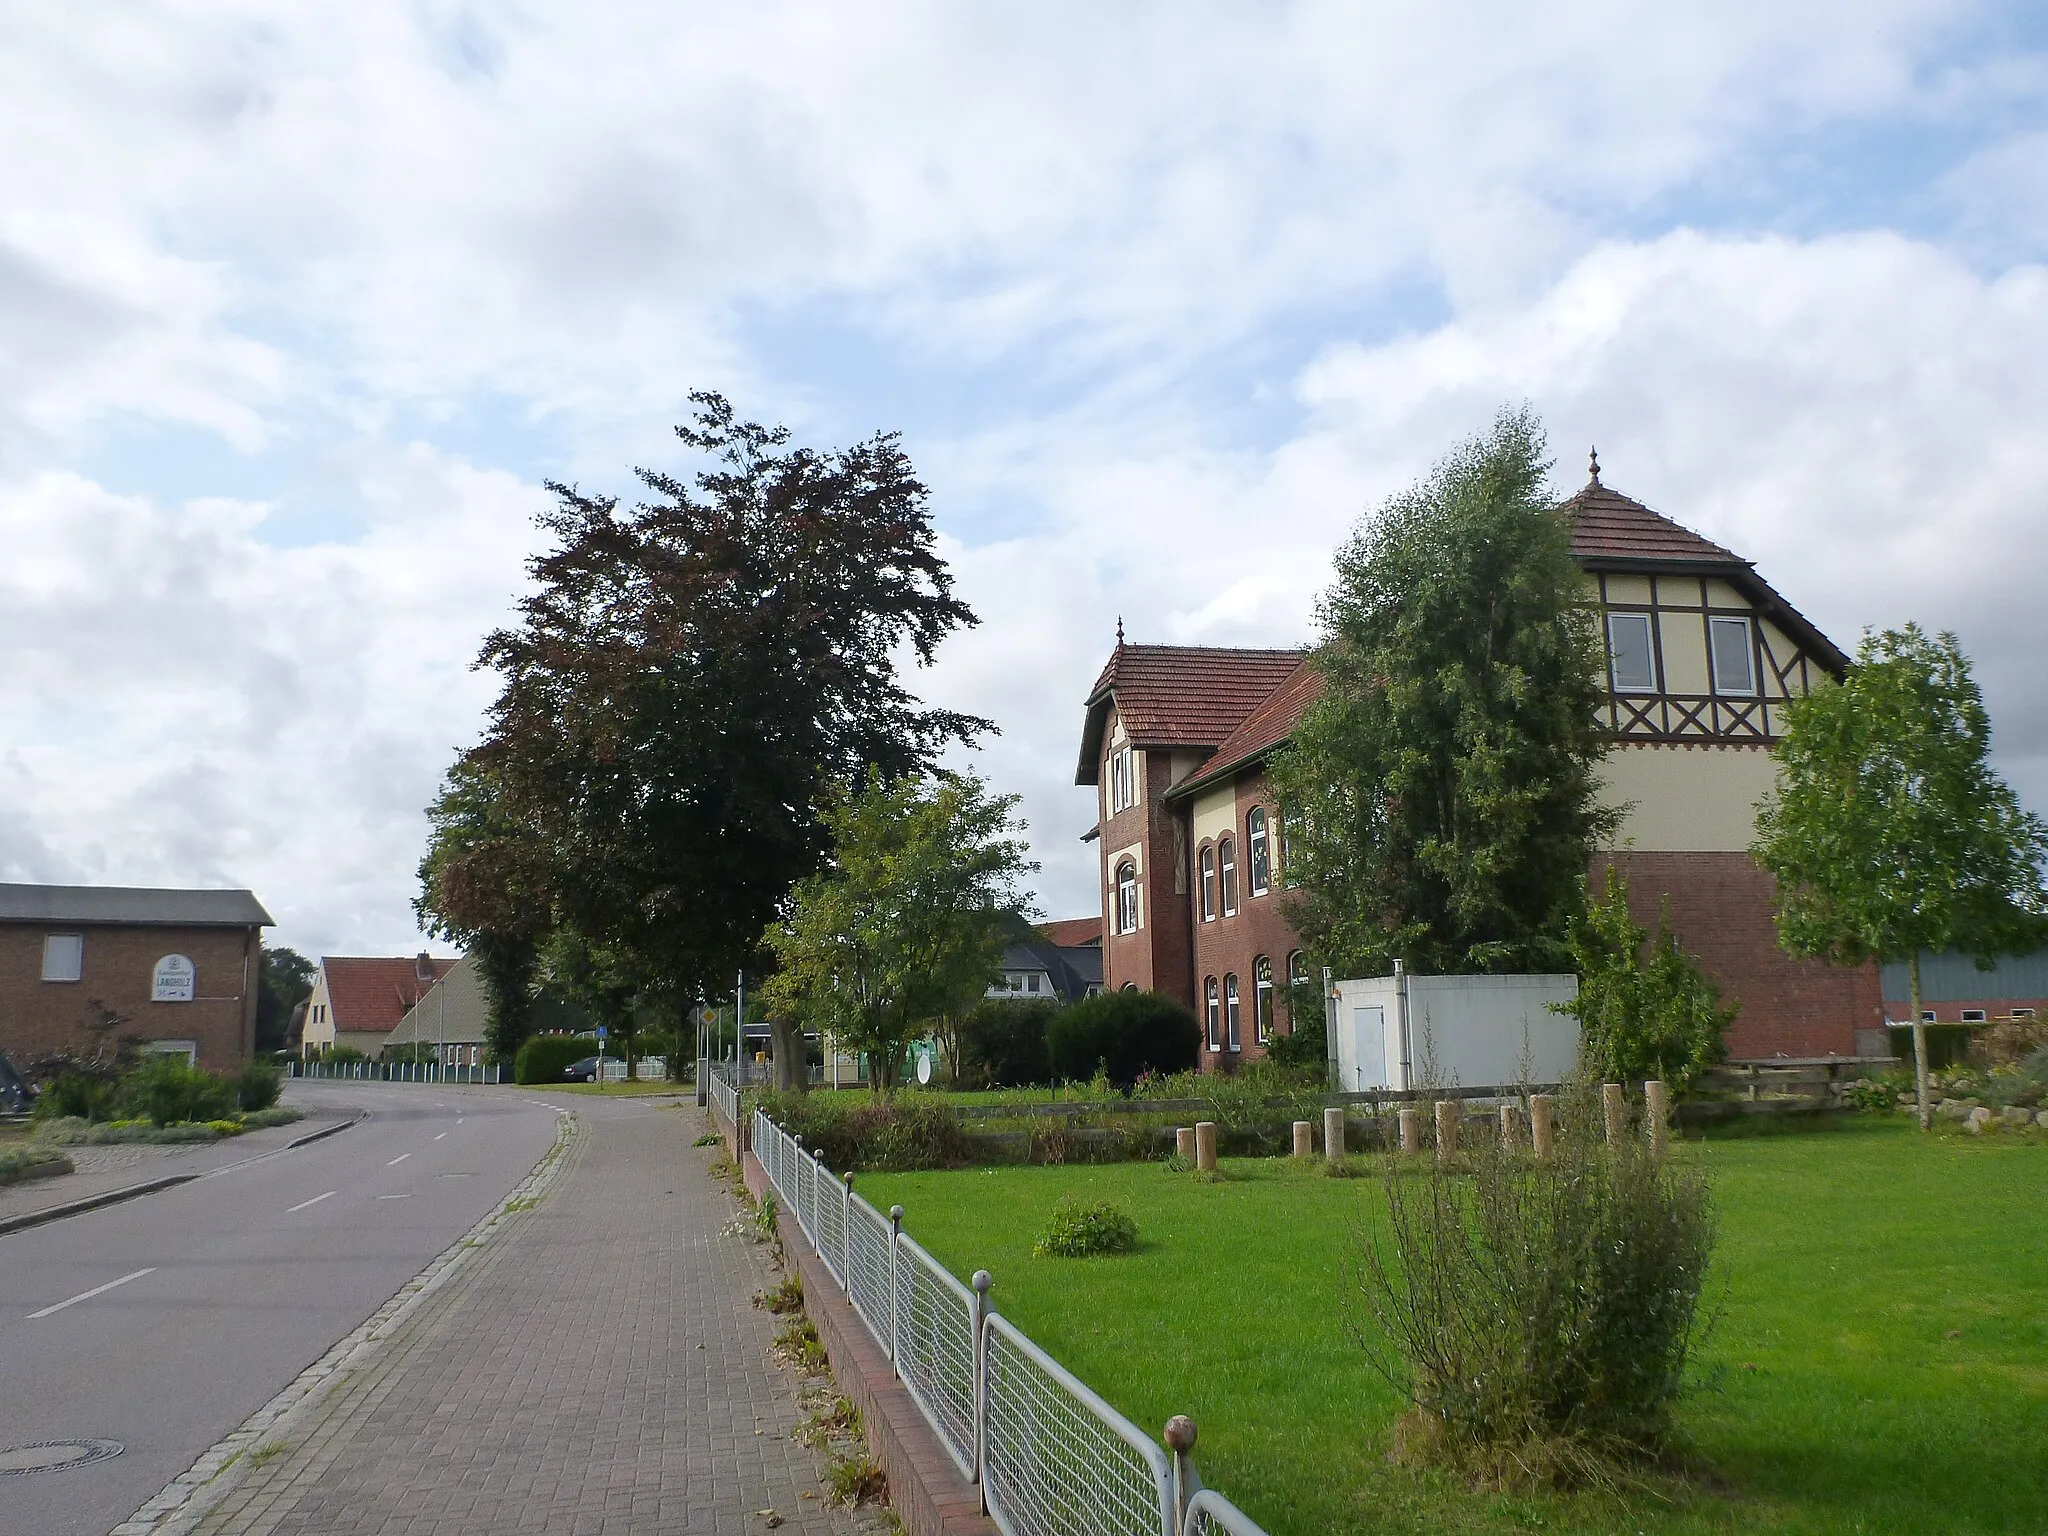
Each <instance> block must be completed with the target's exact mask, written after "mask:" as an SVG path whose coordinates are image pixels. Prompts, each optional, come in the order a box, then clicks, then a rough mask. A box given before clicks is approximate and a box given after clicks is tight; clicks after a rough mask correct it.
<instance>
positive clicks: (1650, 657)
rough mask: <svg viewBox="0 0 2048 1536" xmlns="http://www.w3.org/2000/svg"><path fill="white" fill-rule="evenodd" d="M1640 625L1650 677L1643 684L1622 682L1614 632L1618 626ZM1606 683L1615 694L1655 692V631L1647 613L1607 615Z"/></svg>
mask: <svg viewBox="0 0 2048 1536" xmlns="http://www.w3.org/2000/svg"><path fill="white" fill-rule="evenodd" d="M1624 623H1627V624H1641V625H1642V626H1643V657H1644V660H1645V661H1647V662H1648V664H1649V669H1650V675H1649V677H1648V678H1646V679H1645V680H1644V681H1643V682H1641V683H1637V682H1634V681H1629V682H1623V681H1622V679H1621V647H1620V646H1618V645H1616V644H1615V641H1614V631H1615V628H1616V626H1617V625H1620V624H1624ZM1607 682H1608V685H1609V686H1610V687H1612V688H1613V689H1614V691H1615V692H1616V693H1655V692H1656V691H1657V629H1656V624H1655V622H1654V621H1653V620H1652V619H1651V617H1650V615H1649V614H1647V613H1627V612H1621V613H1617V612H1612V611H1610V612H1609V613H1608V615H1607Z"/></svg>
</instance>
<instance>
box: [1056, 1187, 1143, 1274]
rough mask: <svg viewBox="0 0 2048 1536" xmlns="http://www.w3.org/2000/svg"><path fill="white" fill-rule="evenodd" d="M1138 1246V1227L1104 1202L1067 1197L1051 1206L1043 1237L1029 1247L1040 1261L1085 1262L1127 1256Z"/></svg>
mask: <svg viewBox="0 0 2048 1536" xmlns="http://www.w3.org/2000/svg"><path fill="white" fill-rule="evenodd" d="M1137 1246H1138V1224H1137V1223H1136V1222H1135V1221H1133V1220H1131V1218H1130V1217H1128V1216H1126V1215H1125V1214H1124V1213H1123V1212H1122V1211H1120V1210H1118V1209H1117V1208H1116V1207H1115V1206H1113V1205H1111V1204H1109V1203H1108V1202H1107V1201H1103V1200H1096V1201H1083V1200H1080V1199H1078V1198H1076V1197H1075V1196H1073V1195H1068V1196H1067V1197H1066V1198H1064V1199H1063V1200H1061V1201H1060V1203H1059V1204H1058V1205H1056V1206H1054V1207H1053V1210H1052V1220H1051V1222H1050V1223H1048V1224H1047V1226H1046V1229H1045V1235H1044V1236H1043V1237H1041V1238H1040V1239H1039V1240H1038V1242H1037V1243H1036V1244H1035V1245H1034V1246H1033V1247H1032V1250H1031V1251H1032V1253H1033V1254H1035V1255H1036V1256H1037V1257H1039V1258H1041V1259H1048V1258H1057V1259H1085V1258H1089V1257H1092V1256H1093V1255H1095V1254H1103V1253H1129V1252H1130V1251H1131V1250H1132V1249H1133V1248H1135V1247H1137Z"/></svg>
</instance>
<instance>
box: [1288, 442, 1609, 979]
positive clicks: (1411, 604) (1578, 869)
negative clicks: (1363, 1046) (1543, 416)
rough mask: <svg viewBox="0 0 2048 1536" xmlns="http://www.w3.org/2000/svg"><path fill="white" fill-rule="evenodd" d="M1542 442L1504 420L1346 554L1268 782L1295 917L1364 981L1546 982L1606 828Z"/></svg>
mask: <svg viewBox="0 0 2048 1536" xmlns="http://www.w3.org/2000/svg"><path fill="white" fill-rule="evenodd" d="M1548 468H1549V464H1548V461H1547V460H1546V459H1545V457H1544V442H1543V431H1542V427H1541V425H1540V424H1539V423H1538V421H1537V420H1536V418H1535V416H1534V415H1532V414H1531V413H1530V412H1528V411H1527V410H1523V411H1509V412H1503V413H1502V415H1501V416H1500V417H1499V419H1498V420H1497V421H1496V422H1495V423H1494V426H1493V430H1492V431H1491V432H1489V433H1488V434H1487V435H1485V436H1483V437H1480V438H1477V439H1474V440H1473V441H1471V442H1469V443H1466V444H1464V445H1463V446H1462V447H1460V448H1459V449H1457V450H1456V451H1455V452H1454V453H1452V454H1451V455H1450V457H1448V458H1447V459H1445V460H1444V461H1443V462H1442V463H1440V464H1439V465H1437V466H1436V468H1435V469H1434V470H1433V471H1431V473H1430V474H1429V476H1428V478H1427V479H1425V480H1423V481H1422V482H1421V483H1420V484H1418V485H1416V486H1415V487H1414V488H1413V489H1411V490H1409V491H1406V492H1404V493H1403V494H1401V495H1399V496H1396V497H1394V498H1393V499H1392V500H1390V501H1388V502H1387V503H1386V504H1385V505H1384V506H1383V507H1381V508H1380V510H1379V512H1378V514H1377V515H1376V516H1374V517H1373V518H1371V519H1370V520H1369V521H1368V522H1366V523H1365V524H1363V525H1362V526H1361V527H1360V528H1359V530H1358V531H1357V532H1356V533H1355V534H1354V535H1353V536H1352V538H1351V541H1350V542H1349V543H1348V544H1347V545H1345V546H1344V548H1343V549H1342V550H1340V551H1339V552H1338V555H1337V579H1336V583H1335V585H1334V586H1332V587H1331V589H1330V590H1329V592H1328V593H1326V594H1325V595H1324V597H1323V600H1322V604H1321V613H1320V617H1321V621H1322V625H1323V630H1324V639H1323V642H1322V644H1321V645H1320V646H1318V647H1317V649H1316V651H1315V653H1314V655H1313V657H1312V664H1313V665H1314V667H1315V669H1316V671H1317V672H1318V673H1319V674H1320V675H1321V681H1322V685H1323V686H1322V696H1321V698H1320V700H1319V701H1318V702H1317V703H1316V704H1314V705H1313V706H1311V707H1310V709H1309V710H1308V711H1307V713H1306V714H1305V715H1304V716H1303V718H1302V721H1301V723H1300V725H1299V726H1298V727H1297V728H1296V730H1295V732H1294V734H1293V736H1292V738H1291V740H1290V742H1289V744H1288V746H1287V747H1286V748H1285V749H1284V750H1283V751H1282V752H1281V753H1279V754H1278V756H1277V759H1276V762H1275V765H1274V769H1273V777H1274V780H1275V782H1276V783H1277V785H1278V787H1279V790H1280V795H1281V800H1282V803H1283V805H1284V807H1285V810H1286V814H1287V818H1288V821H1287V860H1288V871H1287V875H1288V882H1289V885H1290V887H1292V889H1291V891H1290V894H1289V897H1288V905H1289V908H1290V909H1291V915H1292V919H1293V921H1294V923H1295V926H1296V929H1297V931H1298V932H1300V933H1301V935H1302V937H1303V940H1304V942H1305V944H1306V947H1307V948H1308V949H1309V951H1310V952H1311V953H1313V954H1315V955H1316V956H1317V957H1318V958H1319V959H1321V960H1322V961H1324V962H1325V963H1328V964H1331V965H1334V966H1337V967H1339V968H1340V969H1341V970H1344V971H1347V972H1349V973H1351V974H1354V975H1370V974H1373V973H1374V972H1376V971H1385V970H1387V969H1388V968H1390V966H1391V964H1392V962H1393V961H1395V960H1397V959H1399V960H1405V961H1406V962H1407V963H1408V964H1409V965H1410V966H1411V967H1413V968H1415V969H1418V970H1430V971H1465V970H1477V971H1506V970H1555V969H1563V968H1565V967H1566V966H1568V965H1569V964H1570V958H1571V957H1570V949H1569V945H1568V941H1567V934H1568V930H1569V927H1570V923H1571V920H1572V918H1573V917H1574V916H1575V915H1576V914H1577V912H1578V911H1579V908H1580V903H1581V901H1582V898H1583V891H1584V881H1583V876H1584V874H1585V871H1586V866H1587V863H1588V861H1589V860H1590V858H1591V856H1592V852H1593V848H1594V845H1595V842H1596V840H1597V839H1598V837H1599V836H1600V834H1601V833H1602V831H1603V830H1605V829H1606V828H1607V827H1608V826H1610V825H1611V817H1610V816H1609V815H1608V814H1607V813H1605V812H1603V811H1602V810H1601V809H1599V808H1598V807H1597V805H1596V804H1595V799H1594V795H1595V789H1596V780H1595V769H1596V765H1597V764H1598V762H1599V760H1600V756H1601V753H1602V752H1603V751H1604V749H1605V747H1606V738H1605V735H1604V734H1603V732H1602V731H1601V729H1600V727H1599V725H1598V721H1597V708H1598V705H1599V703H1600V699H1601V686H1600V673H1601V658H1602V652H1601V646H1600V639H1599V634H1598V630H1597V627H1596V624H1595V619H1594V612H1593V606H1592V601H1591V599H1590V597H1589V595H1588V592H1587V587H1586V582H1585V578H1584V576H1583V574H1582V573H1581V572H1580V570H1579V566H1578V563H1577V561H1576V560H1574V559H1573V557H1572V550H1571V526H1570V521H1569V518H1568V516H1567V514H1565V513H1563V512H1562V511H1560V510H1559V509H1558V508H1557V507H1556V506H1555V505H1554V504H1553V503H1552V502H1551V500H1550V499H1549V497H1548V496H1547V495H1546V493H1545V491H1544V475H1545V472H1546V471H1547V470H1548Z"/></svg>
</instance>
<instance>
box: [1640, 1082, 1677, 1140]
mask: <svg viewBox="0 0 2048 1536" xmlns="http://www.w3.org/2000/svg"><path fill="white" fill-rule="evenodd" d="M1670 1109H1671V1105H1670V1100H1669V1098H1668V1097H1667V1096H1666V1094H1665V1091H1664V1083H1663V1080H1662V1079H1661V1078H1654V1077H1653V1078H1651V1079H1650V1080H1649V1081H1648V1082H1647V1083H1645V1084H1643V1118H1644V1119H1645V1120H1647V1121H1649V1122H1650V1155H1651V1156H1652V1157H1656V1158H1661V1157H1663V1156H1664V1154H1665V1153H1666V1152H1669V1151H1670V1150H1671V1126H1670V1123H1669V1122H1670Z"/></svg>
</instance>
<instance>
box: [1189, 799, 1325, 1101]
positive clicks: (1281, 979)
mask: <svg viewBox="0 0 2048 1536" xmlns="http://www.w3.org/2000/svg"><path fill="white" fill-rule="evenodd" d="M1236 802H1237V803H1236V824H1235V830H1234V831H1233V833H1232V836H1233V837H1235V838H1236V840H1237V862H1238V870H1237V912H1236V914H1235V915H1234V916H1231V917H1225V916H1224V915H1223V910H1222V898H1221V895H1220V893H1219V895H1218V899H1217V911H1216V916H1215V918H1214V919H1213V920H1212V921H1209V922H1206V923H1205V922H1201V921H1199V920H1197V921H1196V922H1195V923H1194V954H1193V966H1192V975H1193V980H1194V999H1193V1006H1194V1009H1195V1015H1196V1017H1197V1018H1200V1019H1202V1020H1203V1022H1204V1026H1205V1027H1206V1025H1207V1015H1206V1014H1205V1013H1204V1011H1203V1010H1204V1008H1205V1007H1206V1004H1205V1002H1204V1000H1203V990H1204V987H1205V985H1206V983H1207V981H1208V978H1209V977H1211V976H1214V977H1215V978H1216V982H1217V987H1218V989H1219V991H1220V989H1221V987H1222V985H1223V980H1224V978H1225V977H1226V976H1231V975H1235V976H1236V977H1237V982H1238V991H1239V995H1240V997H1241V998H1242V1001H1243V1024H1242V1028H1241V1029H1240V1031H1239V1038H1240V1040H1241V1041H1242V1043H1243V1049H1242V1050H1241V1051H1240V1052H1239V1053H1237V1056H1236V1057H1235V1058H1233V1057H1232V1056H1231V1053H1230V1051H1229V1050H1228V1049H1227V1048H1226V1049H1225V1050H1224V1051H1222V1052H1219V1053H1216V1054H1214V1055H1212V1054H1211V1053H1210V1052H1209V1051H1208V1050H1207V1049H1204V1050H1203V1052H1202V1066H1203V1070H1205V1071H1207V1070H1210V1069H1212V1068H1215V1067H1219V1066H1222V1067H1227V1066H1228V1065H1229V1064H1230V1062H1231V1061H1232V1060H1233V1059H1236V1060H1244V1061H1255V1060H1257V1059H1258V1058H1259V1057H1261V1056H1263V1055H1265V1054H1266V1053H1265V1051H1264V1049H1263V1048H1262V1047H1261V1046H1260V1045H1259V1044H1258V1032H1257V1027H1256V1023H1255V1019H1254V1013H1253V1010H1254V1008H1255V1006H1256V990H1255V987H1254V984H1253V977H1254V975H1255V974H1256V972H1255V970H1254V966H1255V965H1256V963H1257V960H1258V957H1259V956H1260V955H1264V956H1265V957H1266V958H1267V959H1269V960H1271V961H1272V962H1273V987H1274V999H1273V1032H1274V1033H1275V1034H1276V1035H1284V1034H1286V1033H1287V1030H1288V1017H1287V1004H1286V988H1287V957H1288V956H1289V955H1290V954H1292V953H1293V952H1294V951H1295V950H1297V949H1299V948H1300V947H1301V943H1300V941H1299V940H1298V939H1297V938H1296V937H1295V935H1294V930H1293V929H1292V928H1291V927H1289V926H1288V924H1287V920H1286V919H1285V918H1283V917H1282V916H1281V915H1280V886H1279V883H1278V879H1277V876H1278V873H1279V867H1280V855H1279V842H1278V836H1277V832H1276V827H1277V822H1276V821H1275V804H1276V802H1275V799H1274V797H1273V795H1272V793H1271V792H1270V791H1269V790H1268V789H1267V787H1266V780H1265V776H1264V775H1263V774H1257V773H1255V774H1251V775H1248V776H1247V777H1245V778H1243V779H1240V780H1239V781H1238V783H1237V786H1236ZM1256 806H1264V807H1265V810H1266V818H1267V835H1268V837H1269V838H1271V839H1272V844H1271V848H1272V863H1273V870H1274V874H1275V876H1276V879H1275V881H1274V883H1273V885H1272V888H1271V889H1270V890H1268V891H1267V892H1266V894H1265V895H1263V896H1254V895H1252V894H1251V846H1250V842H1249V840H1248V839H1247V838H1246V836H1245V818H1246V817H1247V816H1248V815H1249V814H1250V813H1251V811H1252V809H1253V808H1254V807H1256ZM1199 857H1200V853H1199V849H1198V848H1197V847H1196V846H1194V845H1193V844H1192V841H1191V843H1190V847H1189V850H1188V879H1189V881H1190V884H1191V887H1192V886H1194V885H1197V884H1198V883H1199V881H1200V879H1201V871H1200V867H1199V863H1198V860H1199ZM1190 899H1191V900H1193V901H1195V902H1196V903H1197V905H1195V906H1194V907H1193V908H1192V909H1191V910H1193V911H1195V912H1196V913H1199V911H1200V906H1199V896H1198V895H1197V896H1194V897H1191V898H1190ZM1221 1035H1222V1038H1223V1039H1224V1041H1225V1043H1226V1047H1227V1044H1228V1038H1229V1032H1228V1030H1227V1028H1226V1029H1224V1030H1222V1031H1221Z"/></svg>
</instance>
